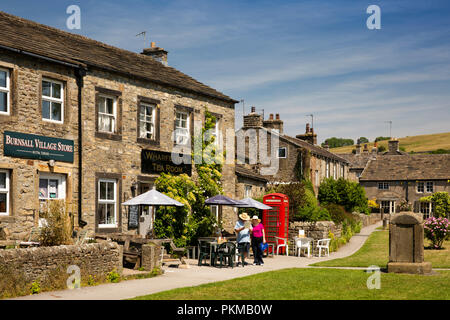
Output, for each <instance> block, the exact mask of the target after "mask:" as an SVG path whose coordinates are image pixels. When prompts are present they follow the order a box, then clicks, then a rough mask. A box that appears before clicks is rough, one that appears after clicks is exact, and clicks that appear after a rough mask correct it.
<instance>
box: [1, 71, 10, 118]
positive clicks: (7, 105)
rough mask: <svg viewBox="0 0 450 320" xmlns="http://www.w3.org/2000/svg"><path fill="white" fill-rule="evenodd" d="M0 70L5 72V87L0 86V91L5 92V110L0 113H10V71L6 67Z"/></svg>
mask: <svg viewBox="0 0 450 320" xmlns="http://www.w3.org/2000/svg"><path fill="white" fill-rule="evenodd" d="M0 71H3V72H6V87H0V92H4V93H6V112H5V111H0V115H3V116H9V115H11V71H10V70H9V69H6V68H1V67H0Z"/></svg>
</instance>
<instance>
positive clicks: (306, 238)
mask: <svg viewBox="0 0 450 320" xmlns="http://www.w3.org/2000/svg"><path fill="white" fill-rule="evenodd" d="M298 240H300V241H303V240H306V241H309V243H310V244H311V256H314V238H311V237H294V241H298ZM306 241H305V242H306ZM294 247H295V246H294ZM295 254H296V253H295Z"/></svg>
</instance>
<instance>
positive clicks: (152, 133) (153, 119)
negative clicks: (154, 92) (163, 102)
mask: <svg viewBox="0 0 450 320" xmlns="http://www.w3.org/2000/svg"><path fill="white" fill-rule="evenodd" d="M143 107H144V109H145V112H144V118H145V119H144V120H141V118H140V117H141V109H142V108H143ZM148 107H151V108H152V114H151V118H152V121H151V124H152V132H151V138H147V134H148V133H149V131H147V130H145V137H142V131H141V130H142V126H141V124H142V122H144V124H147V123H148V121H146V118H147V117H148V115H147V108H148ZM156 109H157V106H156V104H153V103H148V102H144V101H141V102H139V118H138V123H139V127H138V130H139V139H145V140H152V141H153V140H156V132H157V130H156Z"/></svg>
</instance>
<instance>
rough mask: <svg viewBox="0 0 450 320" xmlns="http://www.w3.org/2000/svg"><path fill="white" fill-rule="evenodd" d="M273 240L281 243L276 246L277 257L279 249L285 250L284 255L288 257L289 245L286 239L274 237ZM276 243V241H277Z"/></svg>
mask: <svg viewBox="0 0 450 320" xmlns="http://www.w3.org/2000/svg"><path fill="white" fill-rule="evenodd" d="M275 239H277V240H280V241H282V242H283V243H280V244H277V255H279V251H280V248H286V255H289V244H288V240H287V238H280V237H275ZM277 243H278V241H277Z"/></svg>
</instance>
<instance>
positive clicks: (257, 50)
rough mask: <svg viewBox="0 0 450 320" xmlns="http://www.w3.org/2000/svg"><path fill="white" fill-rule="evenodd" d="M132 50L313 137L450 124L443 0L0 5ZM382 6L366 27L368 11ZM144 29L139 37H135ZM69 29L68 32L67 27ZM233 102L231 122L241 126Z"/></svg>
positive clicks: (398, 132)
mask: <svg viewBox="0 0 450 320" xmlns="http://www.w3.org/2000/svg"><path fill="white" fill-rule="evenodd" d="M71 4H77V5H79V6H80V8H81V24H82V25H81V27H82V28H81V30H77V31H76V33H80V34H83V35H85V36H88V37H90V38H93V39H96V40H99V41H102V42H106V43H108V44H111V45H114V46H118V47H120V48H124V49H127V50H131V51H135V52H140V51H141V50H142V48H143V47H144V46H148V43H149V42H150V41H155V42H156V43H157V45H158V46H161V47H163V48H165V49H166V50H168V51H169V64H170V65H171V66H173V67H175V68H177V69H179V70H181V71H182V72H184V73H187V74H189V75H190V76H192V77H194V78H196V79H197V80H199V81H201V82H203V83H205V84H207V85H209V86H212V87H213V88H215V89H217V90H219V91H221V92H224V93H225V94H227V95H229V96H231V97H232V98H234V99H236V100H241V99H244V100H245V110H246V113H248V112H249V110H250V106H252V105H253V106H255V107H256V108H257V109H258V110H261V109H264V112H265V115H266V117H267V116H268V114H269V113H279V114H280V117H281V119H282V120H284V126H285V132H286V133H288V134H290V135H296V134H298V133H303V132H304V128H305V124H306V122H309V121H310V118H309V117H307V115H308V114H311V113H312V114H314V127H315V131H316V132H317V133H318V138H319V141H323V140H324V139H326V138H328V137H332V136H337V137H344V138H352V139H356V138H358V137H360V136H365V137H368V138H369V139H370V140H372V139H374V138H375V137H377V136H387V135H389V127H388V124H387V123H385V121H389V120H390V121H392V122H393V125H392V135H393V136H395V137H404V136H411V135H418V134H427V133H437V132H447V131H450V125H449V123H450V2H449V1H445V0H442V1H441V0H433V1H411V0H409V1H406V0H405V1H403V0H398V1H396V0H389V1H375V0H372V1H359V0H353V1H340V0H327V1H325V0H324V1H318V0H314V1H283V0H279V1H235V0H224V1H222V0H195V1H194V0H191V1H144V0H139V1H115V0H114V1H104V0H95V1H93V0H92V1H91V0H86V1H20V0H14V1H10V0H2V1H1V3H0V10H2V11H6V12H8V13H11V14H15V15H18V16H21V17H24V18H27V19H30V20H34V21H37V22H40V23H43V24H47V25H50V26H53V27H57V28H60V29H63V30H66V31H69V30H67V29H66V19H67V17H68V15H67V14H66V8H67V7H68V6H69V5H71ZM372 4H376V5H378V6H380V8H381V29H380V30H369V29H367V27H366V20H367V18H368V17H369V14H367V13H366V8H367V7H368V6H369V5H372ZM144 30H145V31H147V32H148V36H147V45H145V43H144V40H143V38H139V37H136V36H135V35H136V34H138V33H139V32H141V31H144ZM72 32H73V31H72ZM242 109H243V107H242V104H237V105H236V127H239V126H240V125H241V124H242Z"/></svg>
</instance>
